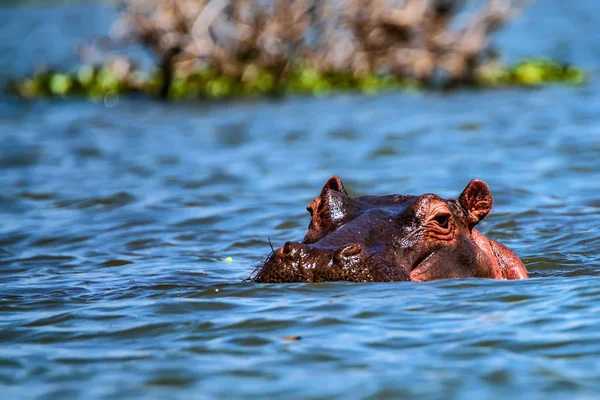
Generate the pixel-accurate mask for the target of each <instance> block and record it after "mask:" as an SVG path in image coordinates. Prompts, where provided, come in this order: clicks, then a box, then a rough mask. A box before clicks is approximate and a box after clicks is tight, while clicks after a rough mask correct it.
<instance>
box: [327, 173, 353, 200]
mask: <svg viewBox="0 0 600 400" xmlns="http://www.w3.org/2000/svg"><path fill="white" fill-rule="evenodd" d="M327 190H333V191H335V192H340V193H342V194H345V195H347V194H348V193H347V192H346V189H344V184H343V183H342V180H341V179H340V178H339V177H338V176H337V175H334V176H332V177H331V178H329V179H328V180H327V182H325V186H323V189H322V190H321V196H323V195H324V194H325V192H326V191H327Z"/></svg>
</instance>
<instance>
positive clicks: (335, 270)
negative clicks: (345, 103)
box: [250, 176, 529, 283]
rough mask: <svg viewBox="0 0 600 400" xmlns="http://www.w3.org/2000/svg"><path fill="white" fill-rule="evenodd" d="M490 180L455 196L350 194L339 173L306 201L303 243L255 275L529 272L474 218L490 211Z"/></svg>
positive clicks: (517, 275) (425, 276) (375, 278)
mask: <svg viewBox="0 0 600 400" xmlns="http://www.w3.org/2000/svg"><path fill="white" fill-rule="evenodd" d="M491 208H492V195H491V193H490V191H489V188H488V186H487V184H485V183H484V182H482V181H480V180H476V179H474V180H472V181H471V182H469V184H468V185H467V186H466V187H465V189H464V190H463V192H462V193H461V194H460V196H458V198H456V199H449V200H446V199H442V198H440V197H439V196H437V195H435V194H431V193H428V194H424V195H422V196H405V195H397V194H394V195H388V196H361V197H356V198H353V197H350V196H349V195H348V193H347V192H346V190H345V189H344V185H343V183H342V181H341V180H340V178H338V177H337V176H334V177H332V178H330V179H329V180H328V181H327V182H326V183H325V186H324V187H323V189H322V190H321V194H320V195H319V197H317V198H315V199H314V200H313V201H312V202H311V203H310V204H309V205H308V207H307V210H308V212H309V213H310V215H311V221H310V224H309V227H308V232H307V233H306V235H305V236H304V239H303V240H302V242H287V243H285V245H284V246H283V247H281V248H279V249H277V250H275V251H273V253H271V254H270V255H269V256H268V258H267V259H266V261H265V262H264V263H262V264H261V265H260V266H259V267H258V268H257V270H256V271H255V272H254V273H253V275H252V276H251V277H250V279H251V280H252V281H254V282H261V283H279V282H326V281H351V282H389V281H415V282H423V281H430V280H436V279H449V278H475V277H476V278H491V279H524V278H528V277H529V275H528V273H527V270H526V268H525V266H524V265H523V263H522V262H521V260H520V259H519V257H517V255H516V254H515V253H513V252H512V251H511V250H509V249H508V248H507V247H505V246H504V245H502V244H500V243H498V242H496V241H494V240H492V239H488V238H486V237H485V236H483V235H482V234H481V233H480V232H479V231H478V230H477V229H475V228H474V227H475V225H477V223H479V221H481V220H482V219H483V218H485V216H486V215H487V214H488V213H489V212H490V210H491Z"/></svg>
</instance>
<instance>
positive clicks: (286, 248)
mask: <svg viewBox="0 0 600 400" xmlns="http://www.w3.org/2000/svg"><path fill="white" fill-rule="evenodd" d="M300 248H301V245H300V244H299V243H296V242H286V244H284V245H283V249H282V254H284V255H287V256H293V255H295V254H296V253H297V252H298V251H299V250H300Z"/></svg>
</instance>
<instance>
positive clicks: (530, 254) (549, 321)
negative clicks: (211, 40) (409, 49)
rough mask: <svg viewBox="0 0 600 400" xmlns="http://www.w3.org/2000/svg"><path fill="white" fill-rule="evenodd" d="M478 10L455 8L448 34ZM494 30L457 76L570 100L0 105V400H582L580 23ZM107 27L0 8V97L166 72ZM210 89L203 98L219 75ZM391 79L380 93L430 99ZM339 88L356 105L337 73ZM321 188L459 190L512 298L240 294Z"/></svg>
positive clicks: (586, 165)
mask: <svg viewBox="0 0 600 400" xmlns="http://www.w3.org/2000/svg"><path fill="white" fill-rule="evenodd" d="M134 3H136V4H138V5H140V4H141V5H142V6H143V5H144V3H143V2H139V3H138V2H131V3H129V6H130V7H133V4H134ZM187 3H190V4H199V2H192V1H190V2H187ZM211 3H213V4H216V3H214V2H211ZM240 3H243V4H248V5H249V6H250V7H251V9H253V8H252V7H259V5H254V6H253V5H252V4H253V3H246V2H240ZM259 3H260V4H263V5H264V4H266V3H262V2H257V4H259ZM400 3H402V2H399V4H400ZM410 3H411V4H413V5H416V6H419V5H420V6H422V5H423V4H425V3H426V4H425V5H426V6H428V7H429V6H431V5H432V4H434V3H435V4H437V3H440V4H441V3H444V2H418V1H417V2H414V1H413V2H410ZM146 4H152V3H146ZM163 4H167V3H166V2H165V3H163ZM169 4H170V3H169ZM182 4H184V2H182ZM218 4H224V3H218ZM298 4H299V3H298ZM332 4H333V5H338V6H339V5H340V4H343V3H342V2H332ZM353 4H354V6H356V5H357V4H358V5H360V4H361V3H358V2H354V3H353ZM365 4H366V3H365ZM485 4H487V3H485V2H479V3H478V2H464V3H462V2H461V4H459V5H458V6H457V8H456V11H457V24H458V26H459V27H460V26H461V25H460V23H461V21H469V19H468V18H467V19H464V18H463V16H468V15H477V14H476V13H477V10H480V9H481V7H485ZM498 4H499V3H498ZM515 4H516V3H515ZM518 6H519V13H515V14H514V15H513V14H512V13H510V12H508V11H507V10H508V9H505V11H506V12H507V13H508V14H506V15H507V16H508V15H509V14H510V18H507V19H506V23H505V24H504V25H503V26H502V27H501V28H502V29H500V30H498V31H497V32H495V33H494V34H493V35H491V34H490V36H484V37H485V38H486V39H488V38H489V39H490V42H489V47H490V48H491V47H493V48H494V52H493V53H494V54H498V56H496V55H494V54H489V53H488V52H487V50H486V51H484V52H482V53H481V54H480V53H477V54H478V55H481V57H483V55H485V57H483V58H484V59H485V61H490V62H495V61H496V60H497V59H500V60H502V63H504V64H505V65H508V66H510V65H514V64H515V63H519V62H520V61H521V60H523V59H524V58H528V57H542V58H543V57H545V58H548V59H550V60H555V61H557V62H559V63H568V64H572V65H576V66H577V67H580V68H582V69H583V70H585V71H586V76H587V77H586V80H585V82H583V83H580V84H577V85H571V84H561V83H554V84H547V85H541V86H537V85H536V86H535V87H522V86H519V85H510V84H507V85H501V87H489V88H487V87H485V86H484V87H473V86H471V85H469V84H468V83H472V81H468V82H467V81H462V80H461V79H458V81H461V82H462V83H467V84H466V85H463V86H459V87H458V88H456V89H454V90H440V89H441V88H439V87H438V88H434V89H432V88H430V87H429V86H427V85H425V86H419V85H408V86H402V87H394V88H393V89H394V90H383V91H381V92H380V91H376V92H377V93H372V92H370V91H369V90H367V92H369V93H365V91H364V90H348V91H335V92H334V93H322V92H313V91H312V90H309V91H308V92H310V93H308V92H307V93H304V92H302V91H301V90H300V92H302V93H301V94H294V93H291V94H286V93H283V95H282V94H281V93H279V95H278V96H276V97H273V96H260V95H259V96H254V95H253V96H236V97H235V98H232V99H213V98H211V97H210V96H208V97H207V96H196V97H195V98H193V99H186V100H182V101H163V100H161V99H158V98H157V97H156V96H153V95H150V96H149V95H147V94H148V92H145V91H144V90H139V91H137V92H135V91H134V92H135V93H130V92H127V91H119V90H115V91H108V92H106V93H104V92H102V93H97V94H96V95H93V96H87V95H85V94H84V95H82V94H81V93H79V94H76V95H74V96H62V95H60V96H54V97H46V96H42V97H38V96H33V98H32V99H23V98H21V97H19V96H16V95H14V94H8V93H6V94H4V95H3V96H2V97H1V98H0V189H1V190H0V282H1V283H0V343H1V345H0V346H1V348H2V350H1V351H0V393H2V394H3V398H7V399H9V398H14V399H25V398H60V399H64V398H86V399H93V398H108V397H111V398H137V397H143V398H166V397H168V398H189V397H200V398H204V397H206V398H232V397H251V398H278V397H281V396H284V395H285V396H288V397H293V398H369V397H372V398H385V397H391V398H415V397H423V398H478V397H486V398H505V397H507V396H515V395H516V396H522V397H526V398H544V399H550V398H557V399H564V398H582V399H583V398H595V397H596V395H597V393H598V391H599V390H600V383H599V382H600V359H599V358H598V354H599V353H600V345H599V343H600V340H599V339H600V334H599V333H598V332H599V331H600V330H599V329H598V328H599V327H600V317H599V315H600V314H599V310H598V299H599V297H600V284H599V283H598V278H597V277H598V275H599V273H600V256H599V254H600V253H599V249H600V239H599V238H598V231H599V228H600V158H599V155H600V123H599V122H598V121H599V120H600V119H599V116H600V102H599V101H598V94H599V93H600V85H599V83H598V80H597V77H596V76H597V75H596V71H597V69H598V65H599V64H600V48H599V47H598V46H599V43H600V40H599V39H600V38H599V37H598V36H599V33H598V32H599V31H598V29H597V26H598V24H599V23H600V20H599V18H600V17H599V15H600V14H599V13H598V11H599V8H600V5H598V3H597V2H596V1H593V0H577V1H570V2H563V1H559V0H544V1H537V2H533V3H531V4H522V5H521V4H519V5H518ZM190 7H191V6H190ZM372 7H374V8H373V9H376V7H375V6H372ZM338 8H339V7H338ZM254 9H256V8H254ZM359 9H360V7H359ZM127 10H131V9H130V8H129V9H128V8H124V5H123V4H117V3H113V2H110V1H97V2H92V1H86V2H82V1H66V2H52V1H44V2H39V1H32V2H29V1H3V2H2V3H1V4H0V39H1V40H0V82H1V83H2V85H3V86H4V85H9V82H10V81H12V80H14V79H22V78H25V79H29V78H27V77H31V76H34V75H32V74H36V73H40V72H41V71H44V70H48V69H51V68H52V69H54V70H56V71H78V68H80V66H81V65H82V64H85V63H86V62H91V61H98V62H99V63H100V64H101V63H105V62H110V59H111V57H113V60H114V57H115V55H116V56H117V57H121V58H120V59H121V60H128V61H127V62H129V60H132V62H135V63H136V64H137V65H139V68H140V70H141V71H144V72H145V73H146V74H149V75H148V76H150V75H151V74H152V71H153V69H154V67H155V66H156V65H158V64H160V63H161V62H163V61H164V60H165V56H166V55H169V54H171V55H177V56H181V52H174V53H173V52H169V51H168V49H170V48H171V47H169V46H166V47H164V48H162V47H160V46H162V44H164V43H167V44H169V43H172V41H169V40H175V39H169V40H167V39H164V41H160V40H159V41H158V42H157V43H158V45H156V46H154V47H152V46H151V45H143V44H141V42H140V37H141V36H140V35H139V32H140V31H136V32H137V33H135V35H134V36H132V37H134V39H131V40H130V42H129V43H128V44H127V45H124V44H122V43H120V44H119V45H115V44H112V43H108V42H107V41H106V38H111V37H114V36H115V35H116V34H117V33H119V32H122V31H119V30H118V29H117V28H118V27H122V25H120V24H121V23H120V22H119V21H122V20H123V18H124V17H127V15H133V14H124V12H127ZM333 10H334V11H331V12H334V14H333V15H334V16H335V15H338V14H335V12H342V11H343V10H342V11H339V10H337V9H336V7H333ZM336 10H337V11H336ZM355 10H356V8H355ZM463 11H465V12H468V14H463ZM474 13H475V14H474ZM359 14H360V13H359ZM359 14H356V15H359ZM286 15H287V14H286ZM340 15H341V14H340ZM360 15H362V14H360ZM481 15H490V14H485V13H484V14H481ZM494 15H496V14H494ZM502 15H504V14H502ZM369 21H371V20H369ZM494 21H496V20H494ZM371 22H372V21H371ZM488 22H489V21H488ZM411 23H412V22H411ZM128 26H129V27H131V26H133V25H128ZM135 26H141V25H135ZM223 26H228V25H223ZM411 26H415V27H421V26H422V25H420V24H418V23H413V25H411ZM462 26H465V25H462ZM467 26H468V24H467ZM486 26H487V25H486ZM186 29H187V28H186ZM117 31H118V32H117ZM283 31H284V32H285V31H286V30H285V29H284V30H283ZM394 32H395V31H394ZM478 32H479V31H478ZM211 37H212V36H211ZM324 37H327V36H324ZM416 37H422V36H416ZM434 37H435V38H438V36H436V35H434ZM461 37H462V36H461ZM469 37H471V38H472V37H477V35H475V36H469ZM398 40H400V39H398ZM436 40H437V39H436ZM440 40H441V39H440ZM175 42H177V41H176V40H175ZM161 43H162V44H161ZM177 43H178V42H177ZM365 43H366V42H365ZM394 43H398V42H394ZM436 43H438V42H436ZM440 43H442V44H443V45H448V46H450V47H452V46H458V45H457V43H463V42H460V41H457V42H452V41H443V40H442V41H441V42H440ZM486 43H487V41H486ZM463 44H464V43H463ZM157 46H158V47H157ZM411 46H412V45H411ZM435 46H441V45H440V44H439V43H438V44H435ZM175 47H177V46H175ZM325 48H327V47H325ZM452 48H453V49H454V50H456V48H455V47H452ZM460 48H461V49H462V47H460ZM486 48H487V45H486ZM161 49H162V50H161ZM165 49H166V50H165ZM186 51H187V50H186ZM190 51H191V50H190ZM378 51H380V50H378ZM259 53H260V52H259ZM259 53H252V54H259ZM210 54H213V55H211V56H210V57H212V58H210V57H209V60H213V59H215V58H214V57H217V56H215V55H214V54H217V55H218V54H221V53H219V52H217V53H210ZM228 54H230V53H226V54H225V55H223V57H224V58H223V59H224V60H227V57H226V56H227V55H228ZM378 54H379V53H378ZM386 54H387V53H385V52H383V53H381V54H379V56H381V57H383V58H382V59H385V57H384V56H385V55H386ZM435 54H437V53H435ZM440 54H441V53H440ZM443 54H467V53H464V52H462V53H460V52H459V53H456V52H450V53H443ZM325 55H329V56H330V55H331V54H330V53H329V52H327V51H326V52H325ZM238 56H239V55H236V57H238ZM478 57H479V56H478ZM486 57H487V58H486ZM82 59H83V61H82ZM238 59H239V57H238V58H235V60H238ZM477 59H478V60H479V59H480V58H477ZM90 60H91V61H90ZM235 60H234V61H235ZM253 60H254V59H253ZM312 60H317V61H319V60H322V59H321V58H319V57H317V56H315V57H314V58H312ZM395 60H396V61H397V59H395ZM411 60H412V59H411ZM440 60H441V58H440ZM465 60H466V59H465ZM171 61H173V60H172V59H169V62H171ZM177 61H181V62H185V61H186V60H177ZM267 61H268V60H267ZM267 61H265V64H264V65H270V64H268V62H267ZM317 61H315V62H317ZM396 61H393V62H392V61H390V63H391V64H389V65H388V64H385V62H384V63H383V64H384V65H383V67H382V68H383V72H384V73H385V72H389V70H386V68H387V67H389V66H390V65H391V66H394V65H396V64H397V63H396ZM188 62H189V61H188ZM231 62H232V63H233V61H231ZM465 62H466V61H465ZM222 63H223V64H222V65H225V66H228V65H230V64H229V63H228V62H227V61H223V62H222ZM100 64H99V65H100ZM200 64H201V63H200ZM163 65H171V64H163ZM194 65H196V64H194ZM253 65H254V64H253ZM257 65H259V66H261V68H262V66H263V64H257ZM285 65H288V64H285ZM377 65H379V64H377ZM410 65H412V64H410ZM418 65H422V64H418ZM452 65H458V64H452ZM465 65H472V64H469V63H467V64H465ZM386 66H387V67H386ZM213 67H214V66H213ZM178 68H179V67H178ZM181 68H183V67H181ZM307 68H308V67H307ZM327 68H329V67H323V66H322V65H321V64H318V65H316V64H315V65H312V66H310V71H321V69H323V71H325V70H327V72H328V73H329V72H331V71H329V70H328V69H327ZM373 68H375V67H373ZM390 68H391V67H390ZM407 68H408V67H407ZM561 68H562V67H561ZM330 69H331V68H330ZM183 70H185V68H183ZM242 70H244V71H245V69H243V68H242ZM375 70H376V71H374V72H379V70H377V68H375ZM467 70H468V68H467ZM176 71H181V70H179V69H176ZM227 71H229V70H227V69H226V68H225V69H224V70H218V72H219V73H221V74H223V75H216V78H215V79H221V77H222V76H229V75H227V74H235V73H238V74H239V73H240V72H239V71H240V70H238V69H232V71H234V72H227ZM261 71H263V70H261ZM265 71H267V72H269V71H270V70H268V69H267V68H266V67H265ZM282 71H288V70H287V69H285V68H283V69H282ZM403 71H404V70H403ZM407 71H408V72H406V71H405V72H402V74H404V75H402V74H399V76H400V75H401V77H402V79H404V78H405V77H408V78H407V79H408V80H410V81H411V82H413V83H414V82H415V81H421V82H424V83H428V82H429V80H428V79H423V77H422V76H421V77H419V76H416V75H415V73H414V71H413V70H411V69H410V68H408V70H407ZM411 71H412V72H411ZM263 72H264V71H263ZM334 72H335V71H334ZM338 72H339V71H338ZM446 72H447V71H446ZM76 73H77V72H75V74H76ZM177 73H179V72H174V75H173V79H175V78H176V77H177ZM211 73H212V72H211ZM261 73H262V72H261ZM269 73H271V72H269ZM272 74H275V73H272ZM351 75H352V78H351V80H352V79H354V80H353V81H352V82H362V81H360V79H363V78H362V75H361V72H360V69H359V70H358V72H357V71H353V72H352V74H351ZM166 76H167V75H166V74H164V71H163V75H160V76H159V78H158V81H157V82H158V83H157V85H156V87H154V86H152V84H151V85H150V86H152V87H153V89H151V90H150V92H151V93H154V94H158V93H159V91H160V86H161V83H162V82H163V81H164V79H166V78H165V77H166ZM211 76H212V75H211ZM274 76H275V75H274ZM290 76H294V75H293V74H292V75H290ZM365 76H368V74H367V75H365ZM438 76H439V74H438V73H437V72H436V73H432V74H431V81H436V79H437V77H438ZM448 76H452V75H451V74H449V75H446V79H447V77H448ZM202 79H204V78H202ZM210 79H213V78H210ZM228 79H234V78H228ZM286 79H287V78H286ZM349 79H350V78H349ZM450 81H453V80H452V79H450ZM59 82H60V81H59ZM228 82H229V81H228ZM292 82H293V81H292ZM451 83H453V82H451ZM232 85H234V84H232ZM232 87H237V86H232ZM378 87H379V86H378ZM185 88H186V86H184V89H185ZM361 88H362V87H361ZM444 89H445V88H444ZM152 90H156V92H152ZM184 92H185V90H184ZM169 93H170V94H172V93H173V92H169ZM236 93H237V92H236ZM253 94H256V93H253ZM184 97H185V96H184ZM334 174H336V175H339V176H340V177H341V178H342V179H343V180H344V183H345V185H346V188H347V189H348V190H349V191H350V192H351V193H352V194H354V195H364V194H373V195H383V194H390V193H400V194H422V193H426V192H434V193H436V194H439V195H440V196H443V197H455V196H456V195H458V194H459V193H460V191H461V190H462V189H463V188H464V186H465V185H466V183H467V182H468V181H469V180H470V179H472V178H479V179H483V180H484V181H486V182H487V183H488V184H489V185H490V188H491V190H492V194H493V196H494V202H495V203H494V209H493V212H492V213H491V214H490V216H489V217H488V218H487V219H486V220H485V221H483V222H482V223H481V224H480V228H481V231H482V232H483V233H484V234H486V235H488V236H489V237H491V238H493V239H496V240H499V241H501V242H502V243H503V244H505V245H507V246H508V247H510V248H511V249H513V250H514V251H515V252H516V253H517V254H518V255H519V256H520V257H521V258H522V259H523V261H524V262H525V264H526V266H527V268H528V269H529V271H530V273H531V275H532V279H530V280H528V281H522V282H499V281H486V280H463V281H440V282H430V283H423V284H414V283H410V282H406V283H397V284H365V285H356V284H346V283H329V284H318V285H301V284H292V285H253V284H247V283H241V281H242V280H243V279H244V278H246V277H247V276H248V275H249V274H250V273H251V271H252V270H253V269H254V268H255V266H256V265H257V263H258V262H260V261H261V260H263V259H264V257H265V256H266V255H267V254H268V253H269V252H270V246H269V241H270V242H271V243H272V244H273V246H275V247H278V246H280V245H281V244H282V243H284V242H285V241H288V240H299V239H301V238H302V236H303V235H304V233H305V230H306V226H307V225H308V222H309V217H308V213H307V212H306V211H305V207H306V205H307V204H308V203H309V202H310V200H311V199H312V198H314V197H315V196H316V195H318V193H319V191H320V189H321V187H322V185H323V184H324V183H325V181H326V179H327V178H329V177H330V176H331V175H334ZM290 337H293V338H294V339H293V340H290Z"/></svg>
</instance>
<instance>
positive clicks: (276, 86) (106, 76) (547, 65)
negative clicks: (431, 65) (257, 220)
mask: <svg viewBox="0 0 600 400" xmlns="http://www.w3.org/2000/svg"><path fill="white" fill-rule="evenodd" d="M247 69H248V71H246V73H245V74H244V75H243V78H242V79H234V78H232V77H229V76H226V75H224V74H218V73H217V72H216V71H214V70H213V69H210V68H204V69H201V70H198V71H195V72H192V73H189V74H188V75H183V76H175V77H174V78H173V79H172V81H171V82H170V84H169V85H168V87H167V88H166V89H163V85H164V79H163V75H164V74H163V73H162V71H160V70H157V71H155V72H154V73H152V74H149V75H148V74H147V75H144V74H143V73H141V72H139V71H135V70H132V71H130V72H128V73H127V74H124V75H123V74H120V75H119V74H117V73H114V72H113V71H112V70H111V68H110V67H108V66H102V67H91V66H82V67H81V68H79V69H78V70H76V71H71V72H58V71H45V72H41V73H39V74H37V75H35V76H33V77H30V78H26V79H23V80H20V81H16V82H13V83H11V85H10V89H11V91H12V92H13V93H16V94H18V95H19V96H22V97H24V98H36V97H66V96H86V97H91V98H102V97H104V96H106V95H111V94H113V95H123V94H130V93H142V94H146V95H149V96H156V97H158V96H160V94H161V92H162V91H163V90H166V93H167V94H168V95H167V97H168V98H169V99H170V100H181V99H203V98H204V99H219V98H243V97H258V96H278V95H284V94H299V95H322V94H329V93H335V92H341V91H356V92H362V93H366V94H371V93H378V92H382V91H389V90H416V89H444V88H445V87H446V86H435V85H432V84H429V83H427V82H419V81H416V80H402V79H398V78H396V77H394V76H392V75H368V76H365V77H355V76H354V75H353V74H352V73H320V72H318V71H316V70H314V69H311V68H296V69H294V70H293V71H291V72H290V73H289V74H286V75H284V76H283V77H279V79H278V78H277V77H275V76H274V75H273V74H271V73H269V72H267V71H265V70H263V69H260V68H259V67H256V66H249V67H247ZM585 78H586V74H585V72H584V71H583V70H582V69H580V68H577V67H573V66H569V65H563V64H559V63H557V62H554V61H552V60H547V59H529V60H524V61H522V62H520V63H518V64H516V65H514V66H512V67H508V68H505V67H500V66H498V67H491V66H488V67H486V68H485V69H481V70H480V71H478V72H477V74H476V75H475V77H474V78H473V79H470V80H463V81H459V82H455V83H453V84H452V87H476V88H498V87H508V86H523V87H537V86H541V85H546V84H554V83H559V84H567V85H577V84H581V83H582V82H584V81H585Z"/></svg>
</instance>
